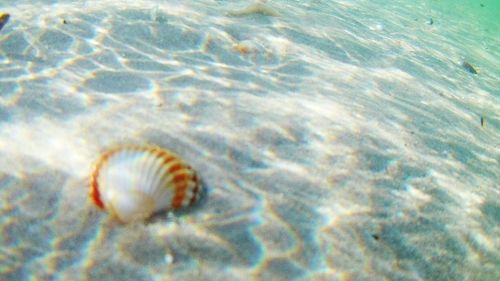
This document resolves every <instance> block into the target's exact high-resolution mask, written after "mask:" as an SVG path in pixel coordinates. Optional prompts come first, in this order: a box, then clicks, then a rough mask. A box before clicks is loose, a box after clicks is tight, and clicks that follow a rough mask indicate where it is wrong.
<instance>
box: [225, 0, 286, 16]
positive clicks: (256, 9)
mask: <svg viewBox="0 0 500 281" xmlns="http://www.w3.org/2000/svg"><path fill="white" fill-rule="evenodd" d="M227 15H229V16H235V17H243V16H250V15H262V16H270V17H278V16H279V13H278V12H277V11H276V10H274V9H273V8H271V7H269V6H268V5H266V4H263V3H255V4H252V5H250V6H248V7H246V8H243V9H240V10H235V11H229V12H227Z"/></svg>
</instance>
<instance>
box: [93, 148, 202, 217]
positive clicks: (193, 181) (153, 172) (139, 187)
mask: <svg viewBox="0 0 500 281" xmlns="http://www.w3.org/2000/svg"><path fill="white" fill-rule="evenodd" d="M200 194H201V183H200V180H199V178H198V176H197V175H196V172H195V171H194V170H193V169H192V168H191V166H189V165H188V164H186V163H185V162H184V161H182V160H181V159H180V158H179V157H178V156H177V155H175V154H173V153H172V152H170V151H168V150H166V149H163V148H160V147H157V146H151V145H124V146H117V147H115V148H112V149H109V150H107V151H105V152H104V153H103V154H102V155H101V157H100V158H99V160H98V161H97V163H96V164H95V167H94V169H93V171H92V174H91V178H90V198H91V199H92V201H93V202H94V204H95V205H96V206H97V207H98V208H100V209H103V210H107V211H108V212H110V213H111V214H112V215H113V216H114V217H116V218H118V220H120V221H121V222H131V221H137V220H144V219H147V218H149V217H150V216H151V215H152V214H153V213H155V212H158V211H161V210H168V209H178V208H181V207H185V206H188V205H191V204H193V203H194V202H196V201H197V200H198V199H199V197H200Z"/></svg>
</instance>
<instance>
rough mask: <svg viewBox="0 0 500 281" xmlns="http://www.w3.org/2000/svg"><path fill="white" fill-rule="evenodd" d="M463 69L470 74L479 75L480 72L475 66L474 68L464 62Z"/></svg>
mask: <svg viewBox="0 0 500 281" xmlns="http://www.w3.org/2000/svg"><path fill="white" fill-rule="evenodd" d="M462 67H463V68H465V70H467V71H468V72H470V73H472V74H478V73H479V70H477V69H476V68H475V67H474V66H472V65H471V64H470V63H468V62H466V61H464V62H462Z"/></svg>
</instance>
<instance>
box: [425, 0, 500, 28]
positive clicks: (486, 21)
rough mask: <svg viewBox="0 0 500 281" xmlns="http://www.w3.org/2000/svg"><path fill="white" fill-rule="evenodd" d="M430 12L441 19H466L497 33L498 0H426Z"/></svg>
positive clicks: (499, 19) (499, 11)
mask: <svg viewBox="0 0 500 281" xmlns="http://www.w3.org/2000/svg"><path fill="white" fill-rule="evenodd" d="M427 6H428V8H429V10H430V13H431V14H432V15H434V16H436V17H438V18H437V19H438V20H441V21H455V20H460V21H468V22H470V23H473V24H475V25H477V27H478V28H480V29H481V30H482V31H484V32H486V33H488V34H498V32H499V26H500V17H499V15H500V1H498V0H479V1H477V0H467V1H453V0H432V1H429V2H427Z"/></svg>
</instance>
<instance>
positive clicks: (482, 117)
mask: <svg viewBox="0 0 500 281" xmlns="http://www.w3.org/2000/svg"><path fill="white" fill-rule="evenodd" d="M480 121H481V127H483V128H484V127H486V119H485V118H484V116H483V115H481V118H480Z"/></svg>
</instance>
